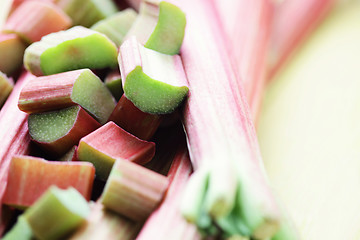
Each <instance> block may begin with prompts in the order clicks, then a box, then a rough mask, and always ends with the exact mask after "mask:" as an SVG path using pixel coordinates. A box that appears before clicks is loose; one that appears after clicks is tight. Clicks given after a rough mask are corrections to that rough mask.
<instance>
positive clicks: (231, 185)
mask: <svg viewBox="0 0 360 240" xmlns="http://www.w3.org/2000/svg"><path fill="white" fill-rule="evenodd" d="M179 4H180V6H181V7H182V9H183V10H184V12H186V16H187V18H188V25H187V33H186V37H185V39H184V43H183V46H182V48H181V58H182V61H183V64H184V69H185V72H186V75H187V79H188V81H189V89H190V90H189V91H190V93H191V94H190V95H189V98H188V100H187V101H186V104H185V109H184V121H183V123H184V127H185V130H186V134H187V140H188V146H189V151H190V155H191V160H192V162H193V165H194V167H195V173H194V174H193V175H192V177H191V178H190V181H189V184H188V187H187V189H186V191H185V194H184V201H183V203H182V212H183V214H184V215H185V216H186V217H187V219H188V220H189V221H192V222H194V223H196V224H197V225H198V227H199V228H202V227H203V226H205V228H206V229H205V230H209V231H210V232H211V231H213V230H216V229H217V226H219V224H220V223H221V222H222V221H221V220H222V219H223V218H228V219H227V220H229V221H228V222H231V221H230V220H233V219H235V220H236V222H232V223H233V226H232V227H234V228H235V229H236V230H237V231H236V233H235V234H232V233H231V232H227V229H228V228H226V229H225V226H224V225H223V224H222V225H221V226H220V229H222V230H224V231H225V234H224V235H230V236H229V237H231V236H234V235H243V236H247V237H252V238H255V239H266V238H271V237H272V236H273V235H274V234H275V233H276V232H277V231H278V229H279V221H280V211H279V207H278V204H277V201H276V199H275V197H274V195H273V193H272V192H271V187H270V184H269V182H268V180H267V177H266V175H265V172H264V168H263V163H262V159H261V156H260V154H259V147H258V143H257V139H256V134H255V131H254V127H253V124H252V122H251V116H250V114H249V109H248V105H247V103H246V101H245V96H244V94H243V89H242V88H241V86H240V89H239V86H238V84H239V82H238V79H237V78H236V76H235V73H234V71H233V68H232V65H231V61H230V59H229V57H228V55H227V52H226V51H224V47H225V46H226V41H225V39H224V35H223V34H222V30H221V26H220V23H219V21H218V19H217V18H214V16H216V14H217V13H216V9H215V7H214V5H213V4H212V2H209V1H206V0H198V1H192V0H183V1H181V2H179ZM220 221H221V222H220ZM214 222H215V224H214Z"/></svg>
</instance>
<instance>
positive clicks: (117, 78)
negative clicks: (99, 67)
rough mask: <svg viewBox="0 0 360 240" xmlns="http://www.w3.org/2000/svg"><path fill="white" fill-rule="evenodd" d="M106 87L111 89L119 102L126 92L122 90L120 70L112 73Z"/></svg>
mask: <svg viewBox="0 0 360 240" xmlns="http://www.w3.org/2000/svg"><path fill="white" fill-rule="evenodd" d="M105 86H106V87H107V88H108V89H109V91H110V92H111V94H112V95H113V97H114V98H115V99H116V101H119V100H120V98H121V96H122V95H123V93H124V91H123V89H122V82H121V75H120V71H119V69H115V70H113V71H111V72H110V73H109V74H108V75H107V76H106V78H105Z"/></svg>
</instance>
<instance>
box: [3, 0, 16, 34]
mask: <svg viewBox="0 0 360 240" xmlns="http://www.w3.org/2000/svg"><path fill="white" fill-rule="evenodd" d="M13 1H14V0H3V1H1V2H0V29H2V27H3V25H4V23H5V22H6V19H7V17H8V15H9V13H10V10H11V6H12V4H13Z"/></svg>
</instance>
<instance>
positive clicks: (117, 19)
mask: <svg viewBox="0 0 360 240" xmlns="http://www.w3.org/2000/svg"><path fill="white" fill-rule="evenodd" d="M136 16H137V13H136V12H135V11H134V10H133V9H131V8H128V9H125V10H123V11H121V12H118V13H116V14H114V15H111V16H110V17H107V18H105V19H103V20H101V21H99V22H97V23H96V24H95V25H93V26H92V27H91V29H92V30H95V31H98V32H101V33H103V34H105V35H106V36H107V37H108V38H110V40H111V41H113V42H114V43H115V44H116V46H118V47H120V45H121V43H122V42H123V41H124V38H125V36H126V33H127V32H128V31H129V29H130V28H131V26H132V24H133V23H134V21H135V19H136Z"/></svg>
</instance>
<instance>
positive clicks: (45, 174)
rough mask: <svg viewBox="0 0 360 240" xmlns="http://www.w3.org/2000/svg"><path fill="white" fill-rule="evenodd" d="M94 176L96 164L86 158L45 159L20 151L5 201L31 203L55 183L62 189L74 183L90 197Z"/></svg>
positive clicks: (13, 166)
mask: <svg viewBox="0 0 360 240" xmlns="http://www.w3.org/2000/svg"><path fill="white" fill-rule="evenodd" d="M94 178H95V168H94V166H93V165H92V164H90V163H87V162H58V161H46V160H45V159H42V158H35V157H30V156H21V155H17V156H14V157H13V158H12V160H11V164H10V170H9V177H8V183H7V187H6V191H5V195H4V198H3V203H4V204H7V205H13V206H19V207H29V206H31V205H32V204H33V203H34V202H35V201H36V200H37V199H39V198H40V196H41V195H42V194H43V193H45V192H46V191H47V189H48V188H49V187H50V186H52V185H55V186H57V187H59V188H62V189H66V188H68V187H74V188H75V189H76V190H77V191H79V193H80V194H81V195H83V197H84V198H85V199H87V200H90V196H91V191H92V185H93V181H94Z"/></svg>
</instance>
